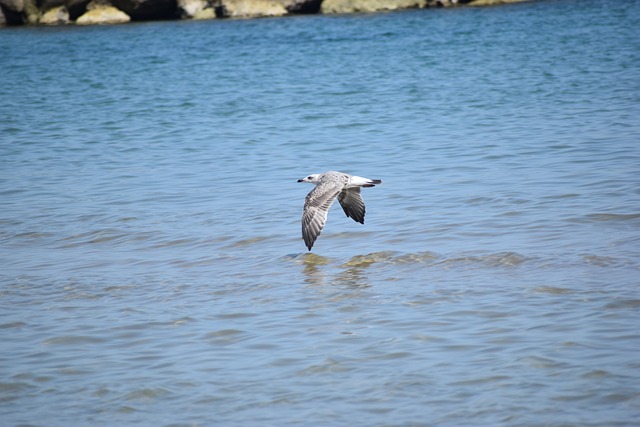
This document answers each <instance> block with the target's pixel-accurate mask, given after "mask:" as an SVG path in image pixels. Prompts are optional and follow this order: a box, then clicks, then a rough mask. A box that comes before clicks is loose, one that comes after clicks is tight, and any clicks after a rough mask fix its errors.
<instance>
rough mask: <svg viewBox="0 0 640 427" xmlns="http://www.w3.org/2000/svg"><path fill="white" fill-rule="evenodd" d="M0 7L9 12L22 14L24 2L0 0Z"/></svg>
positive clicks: (19, 0)
mask: <svg viewBox="0 0 640 427" xmlns="http://www.w3.org/2000/svg"><path fill="white" fill-rule="evenodd" d="M0 6H1V7H2V9H3V10H7V11H9V12H18V13H21V12H24V0H0Z"/></svg>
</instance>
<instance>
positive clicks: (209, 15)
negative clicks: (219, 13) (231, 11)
mask: <svg viewBox="0 0 640 427" xmlns="http://www.w3.org/2000/svg"><path fill="white" fill-rule="evenodd" d="M215 18H216V11H215V10H213V8H211V7H207V8H206V9H202V10H201V11H200V12H198V13H196V14H195V15H193V19H197V20H205V19H215Z"/></svg>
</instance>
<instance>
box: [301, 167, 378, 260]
mask: <svg viewBox="0 0 640 427" xmlns="http://www.w3.org/2000/svg"><path fill="white" fill-rule="evenodd" d="M298 182H310V183H311V184H315V185H316V187H315V188H314V189H313V190H311V191H310V192H309V194H307V197H305V199H304V209H303V210H302V239H303V240H304V243H305V245H307V248H308V249H309V250H311V248H312V247H313V243H314V242H315V241H316V239H317V238H318V236H319V235H320V233H321V232H322V228H323V227H324V223H325V222H326V221H327V213H328V212H329V208H330V207H331V205H332V204H333V202H334V201H335V200H336V197H337V198H338V201H339V202H340V206H342V209H343V210H344V213H345V214H346V215H347V216H348V217H350V218H352V219H353V220H354V221H356V222H359V223H360V224H364V212H365V209H364V200H362V197H361V196H360V187H375V186H376V184H382V181H381V180H379V179H369V178H363V177H361V176H355V175H349V174H346V173H343V172H335V171H329V172H325V173H315V174H311V175H309V176H307V177H305V178H301V179H299V180H298Z"/></svg>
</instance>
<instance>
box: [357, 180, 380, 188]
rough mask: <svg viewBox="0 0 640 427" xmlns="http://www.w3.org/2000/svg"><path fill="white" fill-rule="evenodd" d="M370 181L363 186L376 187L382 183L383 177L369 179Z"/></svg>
mask: <svg viewBox="0 0 640 427" xmlns="http://www.w3.org/2000/svg"><path fill="white" fill-rule="evenodd" d="M367 181H368V182H367V183H365V184H363V185H362V187H366V188H369V187H375V186H376V185H377V184H382V180H381V179H368V180H367Z"/></svg>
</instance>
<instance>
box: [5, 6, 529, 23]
mask: <svg viewBox="0 0 640 427" xmlns="http://www.w3.org/2000/svg"><path fill="white" fill-rule="evenodd" d="M519 1H526V0H0V25H24V24H30V25H66V24H78V25H90V24H119V23H125V22H129V21H151V20H168V19H214V18H257V17H271V16H283V15H288V14H313V13H326V14H329V13H355V12H376V11H384V10H397V9H410V8H427V7H451V6H460V5H469V6H474V5H487V4H499V3H513V2H519Z"/></svg>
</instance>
